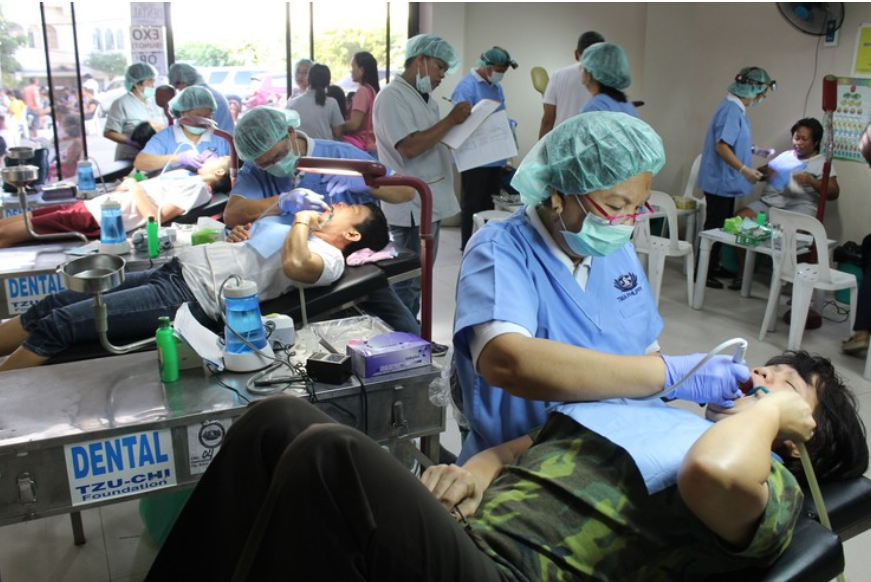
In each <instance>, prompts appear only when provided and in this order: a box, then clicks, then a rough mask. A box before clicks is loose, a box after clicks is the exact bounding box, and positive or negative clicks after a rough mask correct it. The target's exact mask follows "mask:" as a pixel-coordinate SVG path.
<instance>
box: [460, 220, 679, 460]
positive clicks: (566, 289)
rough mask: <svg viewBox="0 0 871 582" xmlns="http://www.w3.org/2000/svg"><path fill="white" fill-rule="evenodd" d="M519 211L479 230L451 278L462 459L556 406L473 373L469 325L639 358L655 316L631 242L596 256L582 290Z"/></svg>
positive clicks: (657, 321) (522, 430) (521, 430)
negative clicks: (492, 324)
mask: <svg viewBox="0 0 871 582" xmlns="http://www.w3.org/2000/svg"><path fill="white" fill-rule="evenodd" d="M525 211H526V208H525V207H524V208H521V209H520V210H518V211H517V212H516V213H515V214H514V215H512V216H511V217H510V218H508V219H506V220H504V221H501V222H492V223H490V224H488V225H487V228H484V229H481V230H480V231H478V232H477V233H476V234H475V236H474V237H472V239H471V240H470V241H469V245H468V246H467V247H466V252H465V255H464V256H463V263H462V266H461V268H460V275H459V280H458V282H457V307H456V314H455V317H454V348H455V350H456V361H457V372H458V375H459V380H460V384H461V386H462V391H463V409H464V413H465V416H466V418H467V419H468V421H469V426H470V431H471V432H470V433H469V435H468V437H467V438H466V440H465V442H464V443H463V450H462V452H461V454H460V458H459V462H465V460H467V459H468V458H469V457H470V456H472V455H474V454H475V453H477V452H479V451H481V450H483V449H485V448H488V447H491V446H494V445H497V444H501V443H503V442H505V441H508V440H511V439H514V438H517V437H519V436H521V435H524V434H526V433H527V432H529V431H530V430H531V429H533V428H535V427H537V426H539V425H541V424H543V423H544V420H545V417H546V415H547V408H548V407H550V406H551V405H553V404H555V403H553V402H543V401H532V400H526V399H524V398H520V397H517V396H512V395H511V394H509V393H508V392H505V391H504V390H502V389H501V388H499V387H497V386H491V385H490V384H488V383H487V381H486V380H485V379H484V378H483V377H482V376H481V375H479V374H477V373H476V372H475V366H474V363H473V362H472V359H471V354H470V350H469V342H468V335H467V334H468V333H469V332H470V331H471V328H472V327H473V326H475V325H477V324H480V323H486V322H489V321H506V322H509V323H513V324H516V325H519V326H521V327H523V328H525V329H527V330H529V331H530V332H531V333H532V335H533V336H534V337H537V338H545V339H550V340H553V341H557V342H562V343H566V344H571V345H575V346H581V347H585V348H589V349H593V350H597V351H601V352H606V353H612V354H633V355H640V354H644V353H645V350H646V349H647V347H648V346H650V345H651V344H653V343H654V342H655V341H656V339H657V337H659V334H660V332H661V330H662V326H663V324H662V318H661V317H660V316H659V312H658V310H657V307H656V302H655V301H654V299H653V294H652V293H651V291H650V286H649V284H648V282H647V277H646V276H645V275H644V271H643V269H642V267H641V264H640V263H639V261H638V257H637V255H636V254H635V250H634V248H633V246H632V245H631V244H627V245H626V246H625V247H623V248H622V249H620V250H619V251H617V252H616V253H614V254H612V255H610V256H608V257H603V258H594V259H593V260H592V265H591V269H590V274H589V279H588V281H587V284H586V289H581V287H580V285H578V283H577V281H576V280H575V278H574V276H573V274H572V273H571V272H570V271H569V269H568V268H566V266H565V264H563V263H562V262H560V261H559V259H558V258H557V257H555V256H554V255H553V254H552V253H551V251H550V249H549V248H548V247H547V245H546V243H545V241H544V240H543V239H542V238H541V235H540V234H539V233H538V231H536V230H535V227H534V226H533V225H532V224H531V223H530V222H529V220H528V218H527V217H526V214H525Z"/></svg>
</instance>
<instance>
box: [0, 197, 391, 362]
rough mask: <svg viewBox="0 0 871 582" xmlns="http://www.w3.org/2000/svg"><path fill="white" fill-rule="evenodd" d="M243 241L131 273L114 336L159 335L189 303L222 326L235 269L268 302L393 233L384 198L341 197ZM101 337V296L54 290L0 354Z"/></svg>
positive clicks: (116, 305)
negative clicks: (160, 326) (160, 322)
mask: <svg viewBox="0 0 871 582" xmlns="http://www.w3.org/2000/svg"><path fill="white" fill-rule="evenodd" d="M330 216H332V219H331V220H329V221H327V218H328V217H330ZM242 239H245V240H242ZM238 240H240V241H241V242H216V243H212V244H208V245H198V246H193V247H188V248H185V249H183V250H182V251H181V252H179V253H178V256H177V258H175V259H173V260H172V261H170V262H169V263H167V264H165V265H163V266H161V267H159V268H157V269H150V270H148V271H139V272H133V273H128V274H127V275H126V277H125V280H124V283H122V284H121V285H120V286H118V287H116V288H115V289H112V290H111V291H109V292H107V293H106V294H105V295H104V299H105V303H106V307H107V312H108V328H109V340H110V341H116V340H119V339H120V340H128V341H129V340H133V339H142V338H145V337H148V336H150V335H153V334H154V331H155V330H156V329H157V318H158V317H161V316H169V317H173V316H174V315H175V312H176V311H177V310H178V308H179V306H181V304H182V303H185V302H187V303H188V304H189V305H190V308H191V313H192V314H193V315H194V317H196V318H197V319H198V320H199V321H200V323H202V324H203V325H206V326H209V327H215V326H216V323H217V322H218V321H220V309H221V308H220V301H219V298H218V292H219V289H220V286H221V284H222V283H223V282H224V281H225V280H226V279H227V278H229V277H230V276H231V275H241V276H242V277H244V278H245V279H250V280H253V281H254V282H255V283H257V287H258V289H259V298H260V301H266V300H269V299H274V298H275V297H278V296H279V295H282V294H284V293H286V292H287V291H289V290H290V289H292V288H294V287H297V286H299V285H306V286H325V285H329V284H330V283H332V282H334V281H336V280H337V279H338V278H339V277H341V276H342V273H343V272H344V269H345V256H347V255H349V254H351V253H352V252H354V251H356V250H358V249H362V248H372V249H381V248H383V247H385V246H386V245H387V243H388V242H389V240H390V239H389V234H388V229H387V219H386V218H384V213H383V212H381V209H380V208H379V207H378V206H377V205H376V204H363V205H347V204H335V205H333V206H332V208H330V209H327V210H324V211H323V212H315V211H312V210H304V211H301V212H297V213H296V216H295V218H294V222H293V225H291V226H289V225H284V224H277V223H260V224H257V223H255V226H254V228H253V229H252V231H251V235H250V238H248V236H247V235H245V236H243V237H239V238H238ZM97 339H98V338H97V333H96V328H95V326H94V314H93V300H92V299H91V298H90V297H88V296H87V295H82V294H80V293H75V292H72V291H62V292H60V293H54V294H52V295H49V296H48V297H46V298H45V299H43V300H42V301H40V302H39V303H37V304H36V305H34V306H33V307H31V308H30V309H28V310H27V311H26V312H25V313H23V314H22V315H21V316H19V317H15V318H13V319H10V320H7V321H6V322H4V323H3V324H0V356H5V355H9V358H7V359H6V361H5V362H3V363H2V364H0V371H4V370H14V369H17V368H26V367H30V366H38V365H40V364H42V363H44V362H45V361H46V360H48V359H49V358H51V357H52V356H54V355H56V354H59V353H61V352H63V351H64V350H66V349H67V348H68V347H70V346H72V345H74V344H76V343H82V342H92V341H96V340H97ZM10 354H11V355H10Z"/></svg>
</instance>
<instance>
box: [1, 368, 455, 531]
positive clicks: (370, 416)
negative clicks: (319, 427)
mask: <svg viewBox="0 0 871 582" xmlns="http://www.w3.org/2000/svg"><path fill="white" fill-rule="evenodd" d="M439 374H440V369H439V368H438V366H427V367H425V368H417V369H413V370H407V371H404V372H400V373H396V374H391V375H388V376H382V377H378V378H371V379H368V380H366V382H365V387H361V385H360V382H358V381H357V380H356V379H353V378H352V379H351V380H350V381H348V382H346V383H345V384H342V385H340V386H334V385H328V384H320V383H315V384H314V393H315V394H316V396H317V400H318V406H319V407H320V408H322V410H324V412H326V413H327V414H329V415H330V416H333V418H336V419H337V421H339V422H342V423H343V424H348V425H351V426H356V427H357V428H360V429H361V430H363V429H364V428H365V429H366V432H367V433H368V434H369V436H371V437H372V438H373V439H375V440H376V441H378V442H380V443H382V444H388V445H393V446H392V447H391V448H396V447H398V446H400V445H402V447H404V448H411V446H410V443H411V439H414V438H417V437H421V443H422V444H421V450H422V452H423V453H424V454H425V455H426V456H427V457H429V458H430V459H433V460H436V459H438V450H439V434H440V433H441V432H442V431H443V430H444V427H445V409H444V408H439V407H436V406H435V405H433V404H432V403H430V401H429V384H430V382H432V380H433V379H435V378H436V377H437V376H438V375H439ZM249 377H250V374H231V373H227V374H222V376H221V379H222V380H223V382H224V383H225V384H227V385H228V386H232V387H234V388H236V389H237V390H238V391H239V393H241V394H243V395H245V396H246V397H247V398H248V399H249V400H252V401H253V400H256V398H255V397H253V396H249V395H248V394H247V392H246V390H245V388H244V386H245V382H246V381H247V380H248V378H249ZM0 386H2V391H0V398H2V406H0V525H8V524H10V523H17V522H20V521H24V520H29V519H37V518H40V517H47V516H50V515H58V514H63V513H69V512H77V511H78V510H80V509H87V508H90V507H96V506H100V505H106V504H110V503H113V502H116V501H121V500H129V499H131V498H135V497H139V496H141V495H144V494H147V493H151V492H155V491H167V490H171V489H174V488H179V487H189V486H191V485H193V484H194V482H195V481H196V480H198V479H199V477H200V475H201V474H202V473H203V472H204V471H205V470H206V467H207V466H208V463H209V461H210V460H211V458H212V456H213V455H214V454H215V452H216V451H217V449H218V448H219V447H220V444H221V442H222V440H223V436H224V434H225V433H226V431H227V429H229V427H230V425H231V423H232V421H233V419H234V418H236V417H238V416H240V415H241V414H242V413H243V412H244V410H245V407H246V405H247V403H246V402H244V401H243V400H242V399H241V398H240V397H239V395H238V394H237V393H235V392H233V391H231V390H230V389H228V388H226V387H224V386H222V385H221V384H220V383H219V382H218V380H217V379H216V378H215V377H213V376H210V375H209V374H208V373H206V372H205V371H204V370H202V369H195V370H183V371H182V373H181V378H180V379H179V381H178V382H173V383H171V384H162V383H161V382H160V380H159V375H158V370H157V361H156V358H155V355H154V353H153V352H151V353H137V354H131V355H124V356H117V357H112V358H104V359H101V360H100V361H99V362H94V361H83V362H75V363H70V364H60V365H56V366H46V367H43V368H36V369H29V370H22V371H14V372H5V373H0ZM364 388H365V389H364ZM301 394H302V396H301V397H306V395H305V393H304V392H302V393H301ZM73 526H74V532H75V533H76V539H77V541H79V542H80V543H81V542H83V541H84V539H83V536H82V534H81V531H80V530H79V531H75V530H76V520H75V519H74V521H73Z"/></svg>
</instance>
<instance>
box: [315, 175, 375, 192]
mask: <svg viewBox="0 0 871 582" xmlns="http://www.w3.org/2000/svg"><path fill="white" fill-rule="evenodd" d="M321 183H326V185H327V192H329V194H330V197H333V196H338V195H339V194H344V193H345V192H354V193H358V194H359V193H363V192H368V191H369V186H367V185H366V181H365V180H363V177H362V176H338V175H336V174H324V176H323V177H322V178H321Z"/></svg>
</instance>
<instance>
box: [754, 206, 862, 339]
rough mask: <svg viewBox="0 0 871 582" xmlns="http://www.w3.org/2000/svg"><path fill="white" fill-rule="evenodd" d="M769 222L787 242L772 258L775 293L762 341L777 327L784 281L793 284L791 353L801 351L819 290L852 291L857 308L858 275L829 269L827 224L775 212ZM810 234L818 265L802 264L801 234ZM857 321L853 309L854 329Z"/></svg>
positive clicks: (767, 312) (767, 314) (770, 300)
mask: <svg viewBox="0 0 871 582" xmlns="http://www.w3.org/2000/svg"><path fill="white" fill-rule="evenodd" d="M769 216H770V218H769V220H770V221H771V223H772V224H777V225H780V227H781V228H782V229H783V239H782V241H781V246H780V250H777V249H775V251H774V254H773V256H772V260H773V261H772V262H773V263H774V272H773V273H772V274H771V290H770V292H769V294H768V305H767V307H766V308H765V318H764V319H763V320H762V329H761V330H760V331H759V341H763V340H764V339H765V334H766V333H767V332H769V331H774V330H775V327H776V326H777V307H778V302H779V299H780V288H781V285H782V284H783V282H784V281H787V282H789V283H792V305H791V309H792V315H791V316H790V323H789V340H788V342H787V346H786V347H787V349H789V350H797V349H799V347H800V346H801V338H802V336H803V335H804V327H805V323H806V322H807V314H808V311H809V310H810V305H811V298H812V297H813V294H814V290H815V289H821V290H823V291H838V290H840V289H849V290H850V305H856V301H857V299H858V296H859V286H858V284H857V282H856V275H853V274H852V273H843V272H841V271H836V270H834V269H832V268H830V267H829V253H828V248H829V247H828V238H827V237H826V229H825V227H824V226H823V224H822V223H821V222H820V221H819V220H817V219H816V218H814V217H812V216H806V215H804V214H798V213H797V212H788V211H786V210H780V209H779V208H772V209H771V214H770V215H769ZM799 230H802V231H805V232H807V233H809V234H810V235H811V236H812V237H813V239H814V245H815V246H816V249H817V262H816V263H799V262H797V261H796V257H797V256H798V252H797V251H798V237H797V231H799ZM855 321H856V310H855V309H850V329H853V324H854V323H855Z"/></svg>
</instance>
